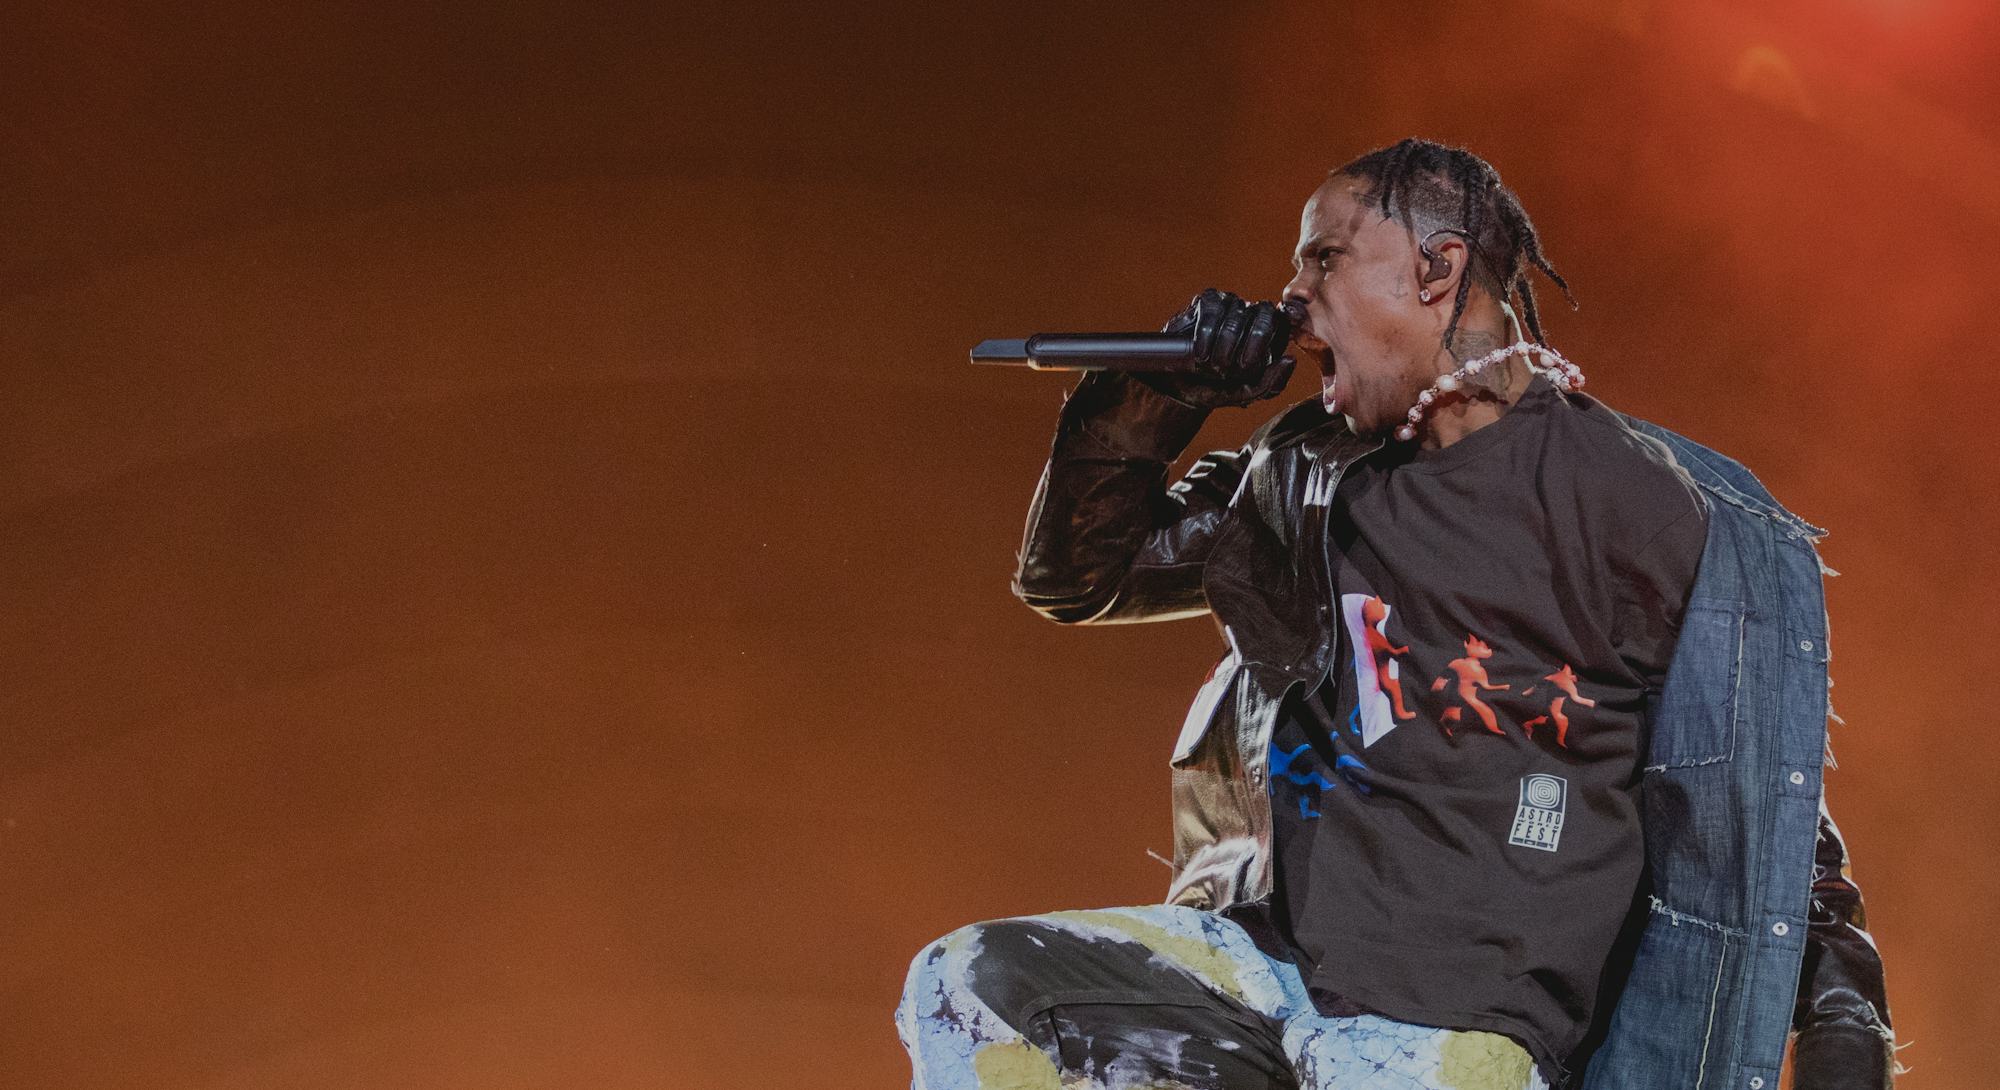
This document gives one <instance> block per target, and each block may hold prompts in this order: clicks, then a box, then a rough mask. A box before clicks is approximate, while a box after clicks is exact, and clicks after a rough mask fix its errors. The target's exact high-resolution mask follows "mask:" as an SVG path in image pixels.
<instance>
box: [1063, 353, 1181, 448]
mask: <svg viewBox="0 0 2000 1090" xmlns="http://www.w3.org/2000/svg"><path fill="white" fill-rule="evenodd" d="M1210 411H1211V410H1210V409H1208V408H1205V407H1202V406H1198V405H1189V404H1187V403H1185V402H1182V401H1178V400H1176V399H1174V398H1171V397H1168V396H1167V395H1166V394H1163V393H1161V392H1160V391H1158V390H1155V389H1153V388H1152V387H1151V386H1148V385H1147V384H1145V383H1143V382H1140V381H1138V380H1136V379H1134V378H1133V377H1132V376H1131V375H1128V374H1124V373H1121V372H1116V371H1091V372H1087V373H1086V374H1085V375H1084V376H1083V378H1082V380H1081V381H1079V382H1078V383H1077V384H1076V386H1075V388H1074V389H1072V390H1071V391H1070V392H1069V394H1068V396H1067V397H1066V398H1065V400H1064V401H1063V407H1062V413H1061V417H1060V420H1059V424H1058V434H1059V435H1060V434H1078V435H1082V436H1085V437H1087V438H1088V439H1089V440H1090V441H1091V442H1093V443H1094V444H1095V445H1097V446H1099V447H1102V448H1103V449H1105V450H1107V451H1109V452H1111V453H1112V454H1114V455H1116V456H1118V457H1121V458H1144V459H1147V460H1150V461H1155V462H1171V461H1173V460H1174V459H1175V458H1178V457H1180V455H1181V452H1182V451H1184V450H1186V449H1187V447H1188V444H1189V443H1192V442H1193V441H1194V437H1195V435H1196V434H1197V433H1198V432H1200V431H1201V426H1202V424H1203V423H1205V422H1206V421H1207V420H1208V414H1209V412H1210Z"/></svg>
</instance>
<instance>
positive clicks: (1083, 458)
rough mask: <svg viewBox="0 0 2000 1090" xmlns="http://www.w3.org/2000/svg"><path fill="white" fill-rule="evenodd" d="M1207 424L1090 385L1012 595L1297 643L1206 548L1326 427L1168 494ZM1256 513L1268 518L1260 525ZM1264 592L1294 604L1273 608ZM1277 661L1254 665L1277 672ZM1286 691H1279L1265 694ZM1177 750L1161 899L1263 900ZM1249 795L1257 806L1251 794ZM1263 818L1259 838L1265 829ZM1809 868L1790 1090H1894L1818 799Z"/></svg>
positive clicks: (1246, 835) (1267, 578) (1250, 580)
mask: <svg viewBox="0 0 2000 1090" xmlns="http://www.w3.org/2000/svg"><path fill="white" fill-rule="evenodd" d="M1316 414H1317V415H1316ZM1207 415H1208V414H1207V412H1206V411H1205V410H1199V409H1191V408H1188V407H1187V406H1185V405H1182V404H1180V403H1178V402H1175V401H1173V400H1171V399H1169V398H1166V397H1164V396H1161V395H1160V394H1158V393H1156V392H1154V391H1152V390H1151V389H1149V388H1148V387H1146V386H1145V385H1144V384H1142V383H1139V382H1136V381H1133V380H1131V379H1130V378H1127V377H1124V376H1118V375H1113V374H1108V373H1102V372H1100V373H1093V374H1090V375H1087V376H1086V377H1085V378H1084V379H1083V380H1082V381H1081V382H1080V383H1079V384H1078V385H1077V387H1076V389H1075V390H1074V391H1073V392H1072V393H1071V395H1070V396H1069V398H1068V399H1067V400H1066V401H1065V403H1064V405H1063V408H1062V412H1061V414H1060V417H1059V422H1058V428H1057V432H1056V437H1055V441H1054V444H1053V448H1052V450H1051V454H1050V458H1049V462H1048V465H1047V467H1046V469H1045V471H1044V473H1043V476H1042V479H1041V482H1040V485H1039V486H1038V488H1037V490H1036V493H1035V496H1034V500H1033V504H1032V507H1031V510H1030V513H1029V516H1028V524H1027V530H1026V534H1025V537H1024V539H1023V541H1022V545H1021V549H1020V552H1019V554H1018V557H1017V560H1018V565H1017V569H1016V573H1015V578H1014V584H1013V589H1014V593H1015V594H1016V595H1017V596H1018V597H1019V598H1020V599H1021V600H1022V601H1023V602H1025V603H1026V604H1028V605H1029V606H1030V607H1032V608H1033V609H1035V610H1036V611H1037V612H1038V613H1040V614H1042V615H1043V616H1045V617H1048V618H1050V619H1052V620H1055V621H1058V622H1060V623H1065V624H1107V623H1125V622H1136V621H1151V620H1166V619H1172V618H1176V617H1191V616H1197V615H1201V614H1204V613H1208V612H1209V611H1210V597H1211V596H1213V595H1217V594H1221V595H1228V594H1231V593H1233V590H1232V588H1237V587H1244V586H1256V587H1258V588H1260V595H1259V602H1260V603H1261V606H1260V609H1245V608H1231V609H1225V608H1224V607H1223V604H1222V603H1220V602H1218V603H1216V612H1217V613H1218V614H1219V615H1221V614H1227V615H1230V616H1232V617H1233V618H1234V620H1235V623H1236V624H1237V625H1238V626H1239V627H1240V626H1245V625H1253V626H1254V625H1262V626H1265V627H1267V628H1268V629H1269V631H1237V632H1234V633H1229V634H1228V635H1229V636H1230V637H1231V642H1232V644H1242V645H1249V646H1262V647H1266V648H1268V647H1271V646H1272V645H1273V641H1276V642H1278V643H1283V642H1284V641H1286V640H1295V639H1296V633H1297V632H1299V631H1305V630H1308V629H1309V627H1310V626H1309V625H1307V624H1306V623H1305V622H1303V621H1302V620H1301V618H1302V617H1304V616H1305V615H1306V614H1308V613H1310V612H1311V611H1313V610H1316V609H1321V608H1323V603H1321V602H1320V601H1319V600H1318V599H1319V598H1321V597H1323V595H1322V594H1319V593H1317V592H1316V587H1315V585H1314V584H1311V583H1309V582H1304V581H1301V582H1297V583H1296V584H1295V583H1294V582H1293V580H1295V579H1296V577H1297V576H1296V573H1294V572H1289V571H1283V570H1277V569H1275V568H1274V569H1273V570H1269V571H1256V572H1246V571H1233V570H1231V571H1219V570H1214V569H1215V568H1216V567H1217V566H1221V565H1226V564H1228V563H1230V562H1232V561H1233V560H1234V559H1235V558H1236V557H1239V556H1244V555H1247V554H1246V553H1244V552H1242V551H1234V552H1232V551H1229V550H1219V551H1218V550H1212V549H1211V546H1212V545H1213V544H1214V542H1215V541H1216V540H1217V539H1218V538H1219V537H1221V536H1222V535H1223V534H1225V533H1226V532H1228V531H1229V526H1230V523H1231V521H1232V520H1234V521H1235V522H1236V523H1238V524H1247V525H1244V526H1242V528H1241V529H1239V530H1237V531H1236V532H1247V533H1252V534H1256V533H1266V532H1270V528H1271V526H1272V525H1274V524H1275V523H1276V522H1277V520H1276V519H1274V518H1272V517H1270V516H1269V513H1268V508H1269V505H1271V504H1273V503H1277V502H1289V501H1288V500H1285V499H1284V497H1282V496H1279V495H1272V496H1254V495H1253V496H1250V497H1247V498H1246V497H1243V496H1241V495H1240V493H1241V492H1243V491H1245V488H1244V486H1245V483H1246V478H1247V477H1248V476H1250V474H1249V470H1250V467H1251V464H1252V462H1253V460H1254V459H1256V458H1258V457H1259V454H1260V452H1261V451H1263V450H1264V448H1265V446H1266V444H1268V443H1269V442H1270V441H1271V440H1272V437H1273V435H1274V434H1276V433H1281V432H1283V431H1284V430H1285V429H1287V428H1288V427H1289V428H1292V429H1293V430H1297V428H1299V427H1301V426H1304V425H1310V424H1314V423H1324V421H1325V419H1326V418H1325V416H1324V413H1323V411H1321V410H1319V409H1318V407H1317V402H1316V400H1315V401H1312V402H1301V403H1299V404H1297V405H1294V406H1292V407H1291V408H1290V409H1288V410H1287V411H1285V412H1283V413H1280V414H1277V415H1275V416H1273V417H1272V418H1271V419H1270V420H1269V421H1267V422H1266V423H1265V424H1264V426H1263V427H1261V428H1259V429H1258V432H1257V434H1256V435H1255V436H1253V437H1252V439H1251V440H1250V442H1248V443H1246V444H1245V445H1244V446H1243V447H1242V448H1241V449H1239V450H1236V451H1218V452H1214V453H1211V454H1209V455H1207V456H1205V457H1203V458H1202V459H1200V460H1199V461H1197V462H1196V463H1195V465H1194V466H1193V467H1192V468H1191V469H1190V470H1189V471H1188V472H1187V473H1186V474H1185V475H1184V476H1183V477H1182V478H1181V479H1180V480H1179V481H1178V482H1176V483H1174V484H1173V485H1172V486H1171V487H1170V486H1169V485H1168V483H1167V473H1168V466H1169V464H1170V463H1171V462H1172V461H1173V460H1174V459H1176V458H1177V457H1179V455H1180V454H1181V453H1182V451H1183V450H1184V449H1185V448H1186V446H1187V445H1188V443H1190V442H1191V441H1192V440H1193V438H1194V436H1195V434H1196V433H1197V432H1198V431H1199V430H1200V428H1201V425H1202V423H1203V422H1204V420H1205V419H1206V417H1207ZM1307 418H1313V419H1311V420H1308V419H1307ZM1260 503H1261V504H1263V505H1265V508H1266V514H1265V516H1263V517H1261V518H1260V517H1259V516H1258V515H1257V513H1256V512H1257V510H1258V506H1259V504H1260ZM1211 552H1213V553H1214V555H1215V558H1216V562H1215V564H1213V565H1211V564H1210V563H1209V559H1210V555H1211ZM1273 585H1280V586H1282V587H1292V588H1294V589H1293V590H1291V591H1287V592H1283V593H1279V594H1277V595H1273V594H1271V593H1270V591H1269V588H1271V587H1272V586H1273ZM1260 612H1261V613H1262V614H1265V615H1264V616H1262V617H1261V618H1260ZM1289 653H1290V651H1289V649H1286V650H1283V651H1280V652H1278V653H1274V654H1270V655H1263V656H1257V657H1260V658H1269V659H1272V660H1275V661H1285V656H1286V655H1287V654H1289ZM1289 680H1290V679H1289V678H1287V677H1285V676H1278V677H1275V678H1273V679H1272V681H1271V683H1270V684H1271V686H1272V687H1275V686H1277V685H1282V684H1285V683H1287V682H1288V681H1289ZM1182 749H1183V750H1184V751H1183V752H1177V753H1176V755H1175V756H1176V761H1175V763H1176V766H1177V767H1176V770H1175V774H1176V782H1175V822H1176V834H1177V843H1178V842H1179V841H1180V840H1181V839H1183V838H1182V836H1181V834H1182V833H1183V832H1187V831H1189V830H1190V829H1192V830H1193V831H1195V832H1196V833H1198V834H1199V835H1198V836H1197V837H1196V839H1200V840H1203V841H1205V843H1204V851H1205V852H1206V855H1204V856H1203V857H1202V858H1200V859H1197V860H1194V861H1192V869H1193V871H1195V873H1185V871H1186V870H1187V869H1188V866H1189V863H1190V861H1189V860H1187V859H1185V858H1177V860H1176V864H1177V868H1181V869H1182V871H1183V873H1180V874H1179V875H1178V877H1177V880H1176V884H1175V889H1174V891H1173V892H1170V894H1169V899H1170V900H1175V901H1178V902H1180V903H1187V904H1191V905H1195V906H1198V907H1208V908H1219V907H1222V905H1224V904H1227V903H1231V902H1233V901H1239V900H1244V899H1249V898H1251V897H1254V896H1256V895H1258V894H1259V893H1260V892H1261V891H1262V890H1263V889H1264V888H1266V887H1267V886H1268V884H1269V874H1268V870H1266V871H1265V872H1263V873H1259V872H1258V871H1257V870H1256V868H1257V867H1258V866H1259V864H1258V862H1257V861H1256V855H1255V851H1254V850H1253V846H1254V842H1255V840H1256V834H1257V833H1258V832H1259V830H1257V829H1254V828H1250V829H1244V828H1228V827H1222V826H1227V824H1228V823H1229V822H1230V821H1232V820H1237V821H1240V819H1238V818H1232V817H1228V816H1224V817H1220V818H1218V817H1217V816H1216V815H1218V814H1223V815H1229V814H1242V813H1244V812H1246V810H1247V811H1253V812H1254V811H1255V810H1256V809H1257V808H1256V807H1254V806H1253V807H1245V806H1244V805H1243V803H1244V799H1245V797H1246V796H1247V795H1248V794H1249V790H1248V789H1246V788H1244V787H1243V786H1242V785H1237V786H1236V787H1235V788H1233V789H1229V791H1230V797H1229V798H1226V799H1223V798H1204V797H1201V795H1200V792H1202V791H1209V790H1216V789H1213V788H1209V787H1204V786H1202V784H1201V782H1200V781H1198V780H1197V779H1196V778H1195V777H1192V776H1189V775H1187V774H1186V771H1185V770H1184V769H1183V768H1181V767H1180V766H1181V764H1182V762H1183V760H1184V759H1186V758H1188V757H1189V753H1188V752H1185V750H1186V749H1187V742H1186V741H1185V740H1184V744H1183V747H1182ZM1222 759H1223V761H1224V762H1225V763H1227V761H1228V760H1229V758H1227V757H1226V756H1225V757H1223V758H1222ZM1255 794H1256V796H1257V797H1258V799H1259V801H1261V796H1262V792H1261V791H1256V792H1255ZM1265 809H1266V810H1268V807H1265ZM1262 816H1263V817H1264V818H1265V819H1266V822H1265V824H1266V825H1267V823H1268V813H1265V814H1263V815H1262ZM1252 820H1253V822H1254V818H1253V819H1252ZM1266 835H1268V833H1267V830H1266ZM1232 844H1238V845H1241V846H1240V847H1238V848H1232V847H1231V845H1232ZM1177 855H1184V853H1181V852H1179V851H1178V850H1177ZM1814 856H1815V860H1814V862H1815V866H1814V874H1813V882H1812V897H1811V904H1810V906H1809V911H1808V913H1807V921H1808V939H1807V945H1806V950H1805V956H1804V961H1803V968H1802V971H1801V977H1800V980H1799V990H1798V993H1797V1001H1796V1006H1795V1010H1794V1015H1793V1020H1792V1028H1793V1030H1794V1032H1795V1034H1796V1037H1795V1042H1794V1053H1793V1064H1794V1087H1795V1090H1877V1088H1882V1087H1887V1086H1889V1085H1891V1081H1892V1069H1893V1068H1894V1067H1895V1062H1894V1057H1893V1045H1892V1041H1893V1034H1892V1033H1891V1030H1890V1026H1889V1021H1888V1017H1889V1009H1888V1002H1887V998H1886V995H1885V991H1884V981H1883V969H1882V961H1881V957H1880V955H1879V954H1878V952H1877V950H1876V947H1875V943H1874V941H1873V939H1871V938H1870V937H1869V935H1868V933H1867V931H1866V930H1865V929H1864V927H1865V918H1864V914H1863V909H1862V903H1861V891H1860V889H1859V888H1858V887H1857V886H1856V885H1855V883H1854V881H1853V879H1852V878H1851V876H1850V874H1849V872H1848V866H1847V862H1848V860H1847V851H1846V846H1845V845H1844V843H1843V842H1842V840H1841V837H1840V833H1839V830H1838V829H1837V828H1836V827H1835V825H1834V823H1833V821H1832V819H1831V817H1830V816H1829V815H1828V814H1827V811H1826V809H1825V806H1824V799H1823V798H1822V802H1821V807H1820V819H1819V829H1818V836H1817V841H1816V845H1815V850H1814ZM1769 1090H1776V1088H1775V1087H1770V1088H1769Z"/></svg>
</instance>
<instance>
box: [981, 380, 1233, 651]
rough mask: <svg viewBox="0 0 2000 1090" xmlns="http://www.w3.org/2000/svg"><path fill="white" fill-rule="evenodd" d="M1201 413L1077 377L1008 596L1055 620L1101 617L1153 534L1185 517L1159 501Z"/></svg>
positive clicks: (1178, 505) (1177, 505) (1140, 388)
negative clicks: (1170, 467) (1014, 597)
mask: <svg viewBox="0 0 2000 1090" xmlns="http://www.w3.org/2000/svg"><path fill="white" fill-rule="evenodd" d="M1208 412H1209V410H1207V409H1199V408H1190V407H1189V406H1187V405H1183V404H1181V403H1179V402H1177V401H1174V400H1173V399H1171V398H1168V397H1166V396H1164V395H1162V394H1160V393H1158V392H1156V391H1154V390H1152V389H1150V388H1149V387H1147V386H1146V385H1145V384H1143V383H1140V382H1137V381H1135V380H1133V379H1132V378H1131V377H1129V376H1126V375H1118V374H1112V373H1108V372H1091V373H1089V374H1086V375H1085V376H1084V378H1083V379H1082V381H1080V382H1079V383H1078V384H1077V386H1076V388H1075V389H1074V390H1073V391H1072V392H1071V393H1070V395H1069V397H1068V399H1067V400H1065V401H1064V403H1063V406H1062V410H1061V412H1060V414H1059V415H1058V418H1057V425H1056V435H1055V440H1054V442H1053V444H1052V446H1051V449H1050V453H1049V460H1048V464H1047V466H1046V467H1045V468H1044V470H1043V472H1042V478H1041V481H1040V483H1039V484H1038V485H1037V487H1036V489H1035V496H1034V500H1033V502H1032V503H1031V504H1030V507H1029V512H1028V520H1027V528H1026V531H1025V533H1024V536H1023V540H1022V543H1021V549H1020V552H1019V553H1018V555H1017V556H1016V561H1017V563H1016V568H1015V575H1014V580H1013V589H1014V593H1015V595H1016V596H1018V597H1019V598H1020V599H1021V600H1022V601H1023V602H1025V603H1027V604H1028V605H1029V606H1030V607H1032V608H1034V609H1035V610H1036V611H1037V612H1039V613H1042V614H1043V615H1044V616H1047V617H1050V618H1051V619H1054V620H1057V621H1063V622H1072V623H1073V622H1082V621H1088V620H1093V619H1096V618H1097V616H1098V615H1099V614H1100V613H1102V612H1103V611H1105V610H1106V608H1107V607H1109V606H1110V605H1111V604H1112V601H1113V599H1114V598H1115V597H1117V595H1118V591H1119V587H1120V584H1121V583H1122V582H1123V581H1124V580H1125V578H1126V576H1127V575H1128V574H1129V573H1130V570H1131V568H1132V565H1133V562H1134V560H1135V559H1136V558H1137V557H1138V556H1139V554H1140V553H1141V551H1142V550H1143V549H1145V548H1146V547H1147V545H1148V542H1149V540H1152V539H1154V537H1155V535H1156V534H1160V533H1162V532H1164V533H1165V534H1166V535H1168V537H1169V538H1171V536H1172V534H1173V524H1174V522H1175V521H1176V520H1178V519H1180V518H1181V517H1183V516H1185V515H1186V514H1187V513H1188V510H1187V505H1186V504H1185V503H1184V502H1183V501H1182V499H1180V498H1177V497H1170V496H1169V495H1168V489H1167V487H1166V475H1167V467H1168V465H1169V464H1171V463H1172V462H1173V460H1174V459H1175V458H1177V457H1179V456H1180V454H1181V452H1182V451H1184V450H1185V449H1186V448H1187V445H1188V444H1189V443H1190V442H1191V441H1192V440H1193V439H1194V436H1195V435H1196V433H1198V432H1199V431H1200V430H1201V426H1202V423H1203V422H1204V421H1205V420H1206V419H1207V417H1208ZM1189 529H1190V530H1193V529H1196V528H1195V527H1190V528H1189ZM1153 544H1154V545H1155V546H1156V547H1159V548H1163V549H1165V550H1166V553H1165V555H1163V556H1162V557H1161V559H1163V560H1165V561H1168V562H1174V561H1177V560H1189V561H1191V560H1194V559H1195V557H1194V556H1193V555H1192V553H1193V550H1187V549H1180V550H1176V549H1175V548H1174V546H1175V542H1173V541H1172V540H1157V541H1153ZM1181 544H1182V545H1186V544H1188V543H1186V542H1183V543H1181ZM1182 585H1183V587H1184V586H1185V581H1183V583H1182ZM1160 605H1162V606H1163V607H1165V608H1170V609H1192V608H1194V605H1193V603H1188V602H1179V603H1175V602H1163V603H1160Z"/></svg>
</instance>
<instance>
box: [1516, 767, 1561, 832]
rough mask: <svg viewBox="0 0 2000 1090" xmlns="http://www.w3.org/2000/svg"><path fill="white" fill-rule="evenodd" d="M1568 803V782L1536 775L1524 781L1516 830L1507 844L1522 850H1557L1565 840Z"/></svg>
mask: <svg viewBox="0 0 2000 1090" xmlns="http://www.w3.org/2000/svg"><path fill="white" fill-rule="evenodd" d="M1568 803H1569V781H1568V780H1565V779H1563V778H1562V777H1561V776H1551V775H1549V774H1548V773H1546V772H1537V773H1535V774H1534V775H1532V776H1523V777H1521V804H1520V805H1519V806H1517V807H1515V808H1514V829H1513V831H1512V832H1511V833H1509V834H1508V836H1507V843H1509V844H1516V845H1519V846H1521V847H1523V848H1540V849H1541V850H1543V851H1545V852H1552V851H1555V850H1556V844H1557V843H1558V842H1560V841H1561V840H1562V831H1563V811H1564V810H1565V809H1566V808H1567V806H1568Z"/></svg>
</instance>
